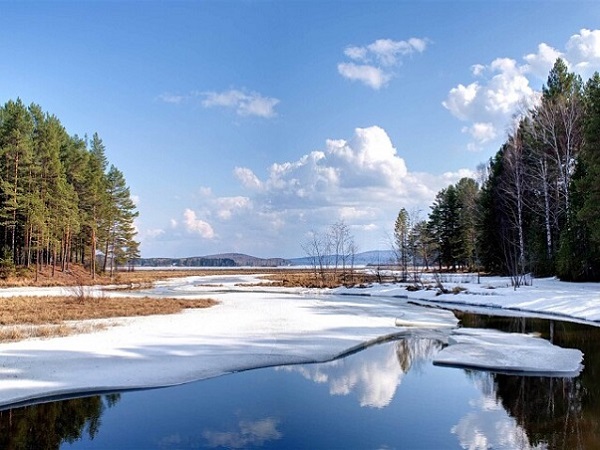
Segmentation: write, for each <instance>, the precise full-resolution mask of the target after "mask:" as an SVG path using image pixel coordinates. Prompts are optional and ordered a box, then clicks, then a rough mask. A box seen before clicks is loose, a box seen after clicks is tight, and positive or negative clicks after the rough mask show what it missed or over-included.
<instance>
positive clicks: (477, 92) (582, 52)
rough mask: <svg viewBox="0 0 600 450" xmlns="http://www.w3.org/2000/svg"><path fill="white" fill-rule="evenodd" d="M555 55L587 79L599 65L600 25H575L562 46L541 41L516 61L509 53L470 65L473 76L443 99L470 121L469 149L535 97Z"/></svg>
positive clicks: (503, 126) (467, 130)
mask: <svg viewBox="0 0 600 450" xmlns="http://www.w3.org/2000/svg"><path fill="white" fill-rule="evenodd" d="M557 58H562V59H563V60H564V61H565V63H566V64H567V66H568V67H569V69H570V70H572V71H574V72H576V73H578V74H580V75H581V76H582V77H583V78H584V80H585V79H587V78H589V77H590V76H591V75H592V73H593V72H594V71H596V70H600V30H588V29H582V30H580V32H579V33H577V34H574V35H573V36H571V37H570V38H569V40H568V41H567V42H566V43H565V45H564V50H562V51H561V50H559V49H557V48H555V47H553V46H551V45H549V44H547V43H544V42H543V43H540V44H539V45H538V46H537V50H536V51H535V52H531V53H528V54H526V55H524V56H523V61H522V62H521V63H520V62H518V61H517V60H515V59H512V58H496V59H495V60H493V61H492V62H491V63H489V64H479V63H478V64H474V65H473V66H471V74H472V75H473V77H475V80H474V81H472V82H470V83H461V84H458V85H456V86H455V87H453V88H452V89H450V91H449V92H448V95H447V97H446V99H445V100H444V101H443V102H442V105H443V106H444V107H445V108H446V109H447V110H448V111H449V112H450V113H451V114H452V115H453V116H454V117H456V118H458V119H459V120H461V121H464V122H468V123H470V124H469V125H467V126H464V127H463V128H462V130H463V132H464V133H468V134H469V135H470V136H471V138H472V141H471V142H469V144H468V146H467V147H468V149H470V150H479V149H481V148H482V145H484V144H486V143H489V142H491V141H493V140H494V139H496V138H498V137H500V136H501V132H500V130H503V129H506V128H508V127H509V126H510V123H511V120H512V117H513V116H514V115H515V114H519V113H522V112H523V111H525V110H526V109H527V108H530V107H532V106H533V105H535V104H536V102H538V101H539V98H540V93H539V88H540V87H541V83H543V82H545V81H546V80H547V78H548V73H549V71H550V69H552V66H553V65H554V63H555V62H556V59H557ZM534 86H535V87H534ZM538 86H539V87H538Z"/></svg>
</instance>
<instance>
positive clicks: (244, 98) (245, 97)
mask: <svg viewBox="0 0 600 450" xmlns="http://www.w3.org/2000/svg"><path fill="white" fill-rule="evenodd" d="M198 98H201V99H202V100H201V104H202V106H204V107H205V108H212V107H221V108H229V109H232V110H234V111H235V112H236V114H238V115H239V116H246V117H247V116H255V117H263V118H266V119H269V118H272V117H275V116H277V112H276V111H275V107H276V106H277V105H278V104H279V99H277V98H273V97H266V96H264V95H262V94H259V93H258V92H252V91H246V90H244V89H242V90H238V89H230V90H228V91H223V92H215V91H208V92H198V91H191V92H189V93H187V94H171V93H164V94H160V95H159V96H158V99H159V100H160V101H163V102H165V103H171V104H174V105H179V104H183V103H187V102H190V101H197V100H198Z"/></svg>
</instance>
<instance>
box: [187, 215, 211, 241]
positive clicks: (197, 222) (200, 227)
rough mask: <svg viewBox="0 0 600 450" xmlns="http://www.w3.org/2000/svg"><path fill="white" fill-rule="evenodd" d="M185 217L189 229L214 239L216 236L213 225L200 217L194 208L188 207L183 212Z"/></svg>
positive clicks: (206, 237)
mask: <svg viewBox="0 0 600 450" xmlns="http://www.w3.org/2000/svg"><path fill="white" fill-rule="evenodd" d="M183 218H184V223H185V228H186V229H187V231H189V232H191V233H196V234H199V235H200V236H202V237H203V238H204V239H213V238H214V237H215V232H214V230H213V228H212V226H211V225H210V224H209V223H208V222H205V221H204V220H201V219H198V218H197V217H196V213H195V212H194V211H193V210H191V209H189V208H188V209H186V210H185V211H184V212H183Z"/></svg>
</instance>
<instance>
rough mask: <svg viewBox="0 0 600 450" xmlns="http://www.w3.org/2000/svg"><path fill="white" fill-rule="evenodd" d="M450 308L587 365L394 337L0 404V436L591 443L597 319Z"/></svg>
mask: <svg viewBox="0 0 600 450" xmlns="http://www.w3.org/2000/svg"><path fill="white" fill-rule="evenodd" d="M457 314H458V313H457ZM459 317H460V318H461V321H462V325H463V326H472V327H487V328H497V329H502V330H505V331H520V332H521V331H525V332H531V331H537V332H539V333H541V334H542V335H543V336H544V337H546V338H548V339H551V340H552V341H553V342H555V343H556V344H558V345H561V346H565V347H577V348H580V349H581V350H582V351H583V352H584V353H585V365H586V367H585V369H584V371H583V372H582V373H581V375H580V376H579V377H577V378H545V377H522V376H507V375H498V374H493V373H488V372H477V371H469V370H463V369H453V368H447V367H437V366H434V365H433V364H432V363H431V358H432V357H433V356H434V355H435V353H436V352H437V351H439V349H440V348H441V344H440V342H438V341H436V340H435V339H419V338H410V339H402V340H397V341H393V342H387V343H384V344H380V345H377V346H373V347H370V348H368V349H366V350H364V351H361V352H359V353H356V354H353V355H350V356H347V357H346V358H343V359H339V360H336V361H332V362H329V363H324V364H311V365H295V366H285V367H277V368H267V369H257V370H251V371H247V372H241V373H237V374H232V375H226V376H222V377H219V378H215V379H211V380H205V381H200V382H196V383H191V384H187V385H183V386H177V387H171V388H165V389H155V390H146V391H134V392H125V393H120V394H111V395H102V396H92V397H87V398H79V399H71V400H64V401H58V402H53V403H46V404H42V405H37V406H30V407H25V408H15V409H12V410H5V411H2V412H1V413H0V448H2V449H21V448H23V449H25V448H27V449H29V448H31V449H58V448H64V449H71V448H73V449H83V448H90V449H152V448H154V449H198V448H263V449H270V448H278V449H279V448H307V449H308V448H310V449H337V448H343V449H353V448H356V449H395V448H396V449H453V448H456V449H461V448H468V449H485V448H494V449H526V448H550V449H555V448H556V449H559V448H560V449H563V448H564V449H593V448H600V372H599V371H600V354H599V343H600V329H598V328H594V327H588V326H584V325H576V324H569V323H565V322H557V321H552V322H551V321H546V320H532V319H528V320H525V319H506V318H498V317H487V316H481V315H472V314H470V315H467V314H460V315H459Z"/></svg>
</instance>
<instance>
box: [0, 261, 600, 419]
mask: <svg viewBox="0 0 600 450" xmlns="http://www.w3.org/2000/svg"><path fill="white" fill-rule="evenodd" d="M488 282H489V284H486V285H473V286H468V287H467V288H466V290H462V291H461V293H460V294H457V295H452V294H444V295H442V296H436V295H435V292H434V290H431V291H417V292H410V295H411V296H414V297H412V298H399V297H401V296H405V295H407V294H408V293H409V291H406V287H403V286H400V285H372V286H369V287H364V288H352V289H347V288H339V289H336V290H331V289H305V288H282V287H268V286H265V285H264V279H263V278H259V277H256V276H252V275H248V274H231V273H229V274H222V275H216V274H215V275H211V276H203V277H199V276H197V277H188V278H183V279H170V280H164V281H159V282H156V283H155V285H154V287H152V288H147V289H143V290H141V291H136V292H124V291H120V290H108V291H102V292H103V295H105V296H107V297H111V298H120V297H124V296H127V297H131V296H134V297H139V298H144V297H148V298H157V299H160V298H177V299H180V300H183V301H189V300H194V299H201V298H207V297H210V298H212V299H214V300H216V301H217V302H218V304H217V305H215V306H213V307H210V308H206V309H200V310H186V311H184V312H182V313H178V314H173V315H156V316H149V317H133V318H117V319H110V323H111V326H110V327H107V328H106V329H103V330H101V331H97V332H94V333H87V334H80V335H73V336H67V337H61V338H51V339H29V340H25V341H21V342H15V343H4V344H0V407H1V406H6V405H9V404H14V403H16V402H29V401H40V400H43V399H44V398H48V397H54V396H71V395H78V394H82V393H90V392H112V391H118V390H126V389H135V388H140V387H156V386H167V385H173V384H180V383H185V382H189V381H193V380H199V379H205V378H209V377H214V376H218V375H222V374H225V373H229V372H235V371H240V370H246V369H251V368H256V367H264V366H273V365H280V364H293V363H310V362H322V361H327V360H331V359H334V358H336V357H338V356H339V355H342V354H345V353H347V352H349V351H354V350H356V349H359V348H362V347H364V346H365V345H369V343H374V342H377V341H380V340H382V339H389V338H393V337H396V338H398V337H401V336H427V337H433V338H435V339H439V340H440V341H441V342H446V343H447V342H448V339H449V337H450V336H451V335H452V333H454V331H453V330H455V329H456V327H457V325H458V321H457V319H456V317H455V316H454V314H453V313H452V312H451V311H448V310H444V309H438V308H423V307H421V306H417V305H415V304H412V303H415V302H420V303H422V304H427V305H428V306H431V305H432V304H433V303H432V302H433V301H435V302H444V303H446V304H450V303H451V302H453V303H452V305H454V307H456V308H459V309H460V308H461V307H464V308H471V307H473V306H472V305H478V306H477V307H483V306H482V305H488V306H487V307H486V308H487V309H488V310H489V311H497V310H498V309H497V308H495V309H492V308H490V306H491V305H496V306H500V307H504V306H508V307H511V308H512V307H517V306H519V305H520V307H524V306H526V303H527V304H530V306H531V308H534V307H535V308H538V309H540V310H541V309H544V308H542V307H543V306H544V305H546V306H547V307H548V308H550V309H553V310H554V311H555V312H558V311H559V310H560V311H562V313H566V312H569V311H570V312H571V313H577V312H578V311H577V310H576V308H574V307H570V309H567V306H568V301H567V300H566V298H570V295H567V292H574V293H575V294H576V293H577V292H579V291H577V290H576V289H575V290H574V286H571V285H568V286H563V287H562V288H561V286H562V285H560V284H555V283H560V282H556V281H552V280H548V281H547V282H544V283H542V284H541V285H538V284H537V283H536V285H534V286H533V287H531V288H529V287H527V288H522V289H520V290H518V291H516V292H515V291H513V290H512V289H511V288H510V287H509V286H507V285H506V280H502V279H497V280H492V279H490V280H488ZM502 283H504V284H502ZM492 284H493V286H492ZM543 286H546V287H545V288H544V287H543ZM492 287H493V289H492ZM559 288H560V289H559ZM97 289H99V288H97ZM479 289H482V290H485V291H486V292H487V291H494V295H493V296H490V295H487V294H486V295H484V294H483V293H482V294H477V290H479ZM565 289H566V292H565ZM40 292H44V295H48V293H49V292H60V288H55V289H51V288H43V289H42V288H37V289H34V288H13V289H11V290H1V291H0V296H8V295H23V294H25V293H28V294H30V295H36V294H39V293H40ZM552 292H554V293H553V294H552V295H551V293H552ZM342 294H343V295H342ZM357 294H360V295H357ZM428 295H431V300H427V298H426V297H427V296H428ZM597 296H598V294H597V293H595V292H594V290H593V289H592V286H587V287H586V288H585V289H581V291H580V292H579V297H577V299H578V304H584V303H585V304H587V305H588V308H587V309H586V310H585V316H586V317H595V316H594V314H596V313H598V314H600V302H596V303H598V306H596V312H595V313H593V303H594V298H597ZM489 297H493V299H492V300H490V299H489ZM519 298H520V300H519ZM561 298H562V299H563V300H562V301H564V304H563V307H562V309H561V308H560V307H559V306H560V304H559V303H560V302H561V300H560V299H561ZM417 299H420V300H417ZM536 299H537V300H536ZM469 301H470V302H472V303H471V304H469V303H468V302H469ZM459 302H462V303H461V304H459ZM511 311H512V312H513V313H515V314H529V313H524V312H519V311H517V310H511ZM399 318H400V323H399V324H398V319H399ZM482 336H483V340H486V339H487V340H488V341H489V340H490V336H489V334H487V333H486V334H481V335H480V336H476V337H478V338H479V339H480V341H481V340H482ZM517 338H518V340H517V341H515V339H517ZM521 338H522V335H515V336H514V337H513V336H512V335H508V334H507V335H502V336H493V340H494V341H496V342H499V343H501V344H502V345H501V346H502V347H503V348H510V347H509V345H510V344H511V343H512V344H514V342H521V341H520V340H519V339H521ZM453 339H454V340H457V339H456V338H455V337H454V338H453ZM469 339H470V338H469ZM544 342H545V341H544ZM478 348H479V349H480V348H481V346H479V347H478ZM535 348H536V349H535V350H532V351H533V352H534V353H536V354H538V355H539V354H540V353H544V352H548V353H547V355H549V356H552V354H553V353H552V352H553V351H554V349H552V348H549V349H543V351H540V349H539V347H535ZM559 350H561V349H559ZM474 353H475V352H474V351H469V352H458V356H457V355H454V356H453V358H454V361H452V362H455V363H460V362H461V361H460V358H461V356H473V354H474ZM508 356H510V355H508ZM457 358H458V359H457ZM550 361H552V358H550ZM515 362H516V363H518V362H519V361H515ZM491 364H492V365H493V364H498V363H497V362H494V361H492V362H491ZM551 368H552V367H551ZM532 369H535V367H534V368H532ZM557 369H559V370H560V369H561V367H557ZM571 370H572V369H571Z"/></svg>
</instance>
